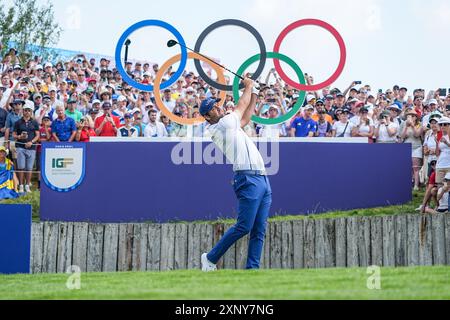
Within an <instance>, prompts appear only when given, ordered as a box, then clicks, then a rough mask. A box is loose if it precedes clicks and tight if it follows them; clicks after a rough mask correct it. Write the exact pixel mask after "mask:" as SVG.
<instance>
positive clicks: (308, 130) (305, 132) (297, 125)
mask: <svg viewBox="0 0 450 320" xmlns="http://www.w3.org/2000/svg"><path fill="white" fill-rule="evenodd" d="M313 112H314V107H313V106H312V105H306V107H305V108H304V112H303V116H302V117H297V118H295V119H294V121H293V122H292V123H291V129H290V136H291V137H297V138H301V137H313V136H314V133H315V132H316V131H317V123H316V122H315V121H314V120H313V119H312V118H311V117H312V115H313Z"/></svg>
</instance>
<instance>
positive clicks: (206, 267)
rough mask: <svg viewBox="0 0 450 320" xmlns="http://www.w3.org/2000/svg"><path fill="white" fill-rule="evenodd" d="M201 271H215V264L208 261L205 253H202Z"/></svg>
mask: <svg viewBox="0 0 450 320" xmlns="http://www.w3.org/2000/svg"><path fill="white" fill-rule="evenodd" d="M201 261H202V271H203V272H210V271H216V270H217V266H216V265H215V264H214V263H212V262H210V261H209V260H208V258H207V253H204V254H202V259H201Z"/></svg>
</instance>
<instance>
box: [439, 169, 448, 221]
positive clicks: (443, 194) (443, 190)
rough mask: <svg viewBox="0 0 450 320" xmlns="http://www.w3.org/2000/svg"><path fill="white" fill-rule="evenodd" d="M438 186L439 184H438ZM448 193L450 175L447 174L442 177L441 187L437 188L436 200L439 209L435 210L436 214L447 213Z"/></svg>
mask: <svg viewBox="0 0 450 320" xmlns="http://www.w3.org/2000/svg"><path fill="white" fill-rule="evenodd" d="M438 186H439V184H438ZM449 192H450V173H447V174H446V175H445V176H444V180H443V185H442V187H440V188H439V190H438V194H437V200H438V201H439V207H438V208H437V210H436V211H437V212H439V213H444V212H448V209H449V206H448V200H449V198H450V197H449Z"/></svg>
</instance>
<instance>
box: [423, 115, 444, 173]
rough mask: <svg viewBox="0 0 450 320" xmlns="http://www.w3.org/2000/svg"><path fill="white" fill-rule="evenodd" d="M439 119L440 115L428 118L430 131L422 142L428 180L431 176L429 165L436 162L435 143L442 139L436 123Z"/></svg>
mask: <svg viewBox="0 0 450 320" xmlns="http://www.w3.org/2000/svg"><path fill="white" fill-rule="evenodd" d="M440 118H441V116H440V115H438V114H436V115H433V116H431V117H430V121H429V126H430V130H428V131H427V132H426V133H425V137H424V142H423V154H424V160H425V159H426V161H424V163H425V164H427V165H428V168H425V170H426V171H427V177H428V178H429V177H430V175H431V165H430V163H431V162H432V161H437V157H436V147H437V142H438V141H439V139H441V137H442V132H441V129H440V127H439V124H438V121H439V119H440Z"/></svg>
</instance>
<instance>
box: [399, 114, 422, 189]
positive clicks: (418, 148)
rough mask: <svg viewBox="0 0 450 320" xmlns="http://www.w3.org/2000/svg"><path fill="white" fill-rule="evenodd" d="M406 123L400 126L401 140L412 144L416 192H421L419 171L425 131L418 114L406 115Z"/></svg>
mask: <svg viewBox="0 0 450 320" xmlns="http://www.w3.org/2000/svg"><path fill="white" fill-rule="evenodd" d="M405 116H406V121H405V122H403V123H402V125H401V126H400V139H401V140H402V141H403V142H404V143H411V146H412V164H413V167H412V170H413V178H414V190H415V191H416V190H419V185H420V177H419V170H420V168H421V167H422V164H423V163H422V161H423V153H422V151H423V150H422V134H423V129H422V125H421V123H420V120H419V117H418V115H417V112H415V111H414V110H409V111H407V112H406V114H405Z"/></svg>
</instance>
